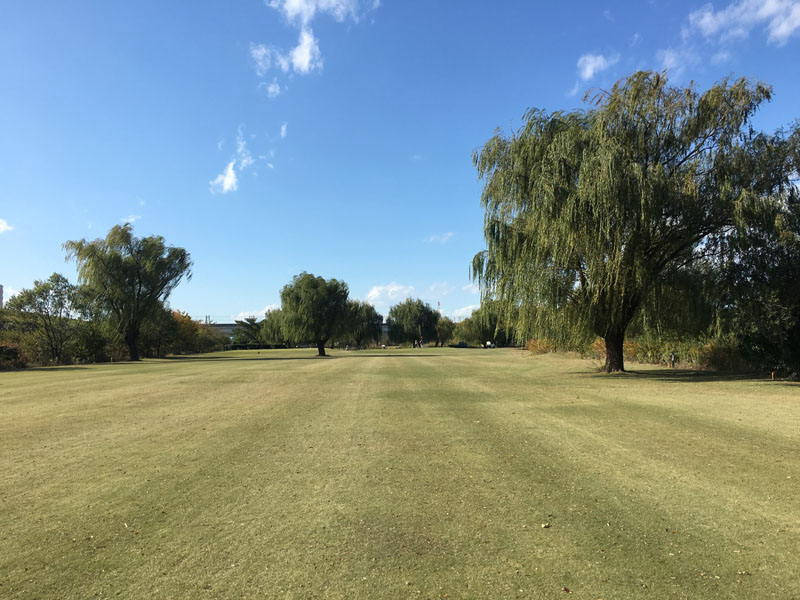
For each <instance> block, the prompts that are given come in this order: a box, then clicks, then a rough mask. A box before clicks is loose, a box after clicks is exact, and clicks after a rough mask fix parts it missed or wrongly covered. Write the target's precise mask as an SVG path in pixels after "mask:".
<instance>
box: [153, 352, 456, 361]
mask: <svg viewBox="0 0 800 600" xmlns="http://www.w3.org/2000/svg"><path fill="white" fill-rule="evenodd" d="M267 352H268V351H267ZM345 352H346V354H340V353H338V352H337V354H335V355H330V354H328V355H327V356H318V355H316V354H314V355H309V356H261V355H259V356H200V355H196V354H192V355H186V356H167V357H165V358H162V359H159V360H168V361H186V362H192V361H209V362H219V361H231V362H236V361H248V360H250V361H253V360H256V361H258V360H261V361H264V360H338V359H344V358H409V357H420V356H425V357H429V356H441V354H427V353H426V354H389V353H387V354H380V353H375V354H361V353H359V352H358V351H353V352H352V353H351V352H347V351H345Z"/></svg>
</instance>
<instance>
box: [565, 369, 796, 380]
mask: <svg viewBox="0 0 800 600" xmlns="http://www.w3.org/2000/svg"><path fill="white" fill-rule="evenodd" d="M574 374H575V375H578V374H580V375H583V376H584V377H613V378H618V379H652V380H655V381H665V382H671V383H708V382H713V381H765V380H767V379H768V378H767V377H763V376H759V375H757V374H754V373H712V372H709V371H695V370H692V369H646V370H641V371H640V370H636V369H627V370H626V371H625V372H623V373H605V372H603V371H600V370H598V371H596V372H593V373H587V372H585V371H583V372H575V373H574ZM776 383H786V382H778V381H776Z"/></svg>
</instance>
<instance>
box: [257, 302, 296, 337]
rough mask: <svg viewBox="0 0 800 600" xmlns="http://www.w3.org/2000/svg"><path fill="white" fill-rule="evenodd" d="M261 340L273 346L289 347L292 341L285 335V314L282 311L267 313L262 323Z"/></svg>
mask: <svg viewBox="0 0 800 600" xmlns="http://www.w3.org/2000/svg"><path fill="white" fill-rule="evenodd" d="M261 339H262V340H264V343H265V344H270V345H272V346H284V345H285V346H289V345H290V341H289V339H288V338H287V337H286V335H285V333H284V326H283V312H282V311H281V309H279V308H278V309H274V310H270V311H267V314H266V315H264V320H263V321H261Z"/></svg>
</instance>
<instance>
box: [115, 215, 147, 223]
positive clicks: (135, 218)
mask: <svg viewBox="0 0 800 600" xmlns="http://www.w3.org/2000/svg"><path fill="white" fill-rule="evenodd" d="M141 218H142V216H141V215H128V216H127V217H123V218H122V219H120V222H122V223H131V224H133V223H135V222H136V221H138V220H139V219H141Z"/></svg>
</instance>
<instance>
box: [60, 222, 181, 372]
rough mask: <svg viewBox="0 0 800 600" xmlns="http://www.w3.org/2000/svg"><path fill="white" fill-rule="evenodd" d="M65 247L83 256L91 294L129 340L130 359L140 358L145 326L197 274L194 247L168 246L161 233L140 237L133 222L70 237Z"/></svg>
mask: <svg viewBox="0 0 800 600" xmlns="http://www.w3.org/2000/svg"><path fill="white" fill-rule="evenodd" d="M64 249H65V250H66V251H67V260H70V259H74V260H75V261H76V262H77V264H78V277H79V281H80V282H81V283H82V284H84V286H85V289H86V291H87V294H88V295H89V296H90V297H92V299H93V300H94V301H95V302H96V303H97V305H98V307H100V309H101V310H102V311H103V312H105V313H106V314H107V315H108V316H109V317H110V319H111V322H112V323H113V326H114V327H115V329H116V331H117V333H118V334H119V335H120V336H121V337H122V338H123V339H124V340H125V343H126V344H127V345H128V350H129V354H130V359H131V360H139V336H140V333H141V329H142V326H143V325H144V323H145V322H146V321H147V320H148V319H150V318H151V317H152V316H153V315H155V314H156V313H157V312H158V311H159V310H163V305H164V302H166V300H167V298H169V295H170V293H171V292H172V290H173V289H175V287H176V286H177V285H178V284H179V283H180V281H181V280H182V279H183V278H184V277H186V278H187V279H189V278H191V276H192V274H191V266H192V261H191V259H190V257H189V253H188V252H187V251H186V250H184V249H183V248H175V247H172V246H167V245H166V244H165V242H164V238H163V237H161V236H155V235H153V236H149V237H144V238H137V237H134V235H133V228H132V227H131V225H130V224H129V223H127V224H125V225H122V226H120V225H116V226H114V227H112V228H111V230H110V231H109V232H108V235H106V237H105V238H98V239H96V240H92V241H87V240H86V239H82V240H77V241H69V242H66V243H65V244H64Z"/></svg>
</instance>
